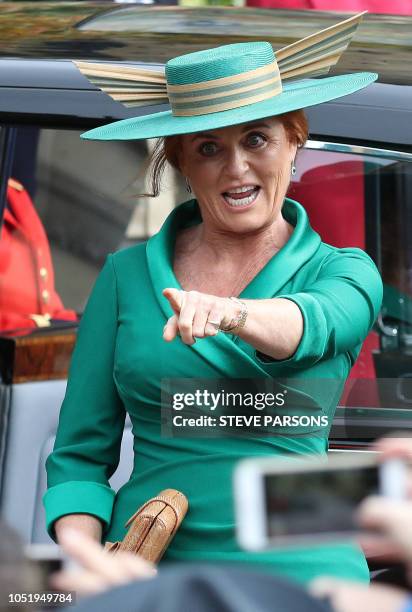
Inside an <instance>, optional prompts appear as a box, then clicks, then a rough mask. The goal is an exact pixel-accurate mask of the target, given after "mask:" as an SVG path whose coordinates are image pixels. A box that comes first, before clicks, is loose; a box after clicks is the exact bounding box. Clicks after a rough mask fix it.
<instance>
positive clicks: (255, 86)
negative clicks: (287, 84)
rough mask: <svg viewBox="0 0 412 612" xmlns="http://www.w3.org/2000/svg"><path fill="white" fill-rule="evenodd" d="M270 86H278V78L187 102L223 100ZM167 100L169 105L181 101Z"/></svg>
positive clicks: (197, 97) (195, 97) (176, 99)
mask: <svg viewBox="0 0 412 612" xmlns="http://www.w3.org/2000/svg"><path fill="white" fill-rule="evenodd" d="M271 84H273V85H275V84H277V85H279V84H280V78H279V77H278V76H274V77H272V78H270V79H265V80H264V81H260V82H259V83H258V84H256V83H252V84H251V85H244V86H243V87H236V89H231V90H230V91H229V92H228V91H221V92H219V93H210V94H203V95H200V96H190V98H187V102H201V101H202V100H216V98H224V97H225V96H228V95H231V96H235V95H237V94H241V93H244V92H245V91H251V90H254V89H256V88H257V87H259V88H260V87H264V86H266V85H271ZM274 89H277V87H274ZM169 100H170V102H171V104H173V103H177V102H179V101H181V99H179V98H175V97H174V96H173V95H172V96H169Z"/></svg>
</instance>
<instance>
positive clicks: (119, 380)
mask: <svg viewBox="0 0 412 612" xmlns="http://www.w3.org/2000/svg"><path fill="white" fill-rule="evenodd" d="M282 214H283V216H284V217H285V218H286V219H287V220H288V221H289V223H291V224H292V225H293V226H294V227H295V229H294V231H293V233H292V235H291V237H290V239H289V240H288V242H287V243H286V245H285V246H284V247H283V248H282V249H281V250H280V251H279V252H278V253H277V254H276V255H275V256H274V257H273V258H272V259H271V260H270V261H269V262H268V263H267V264H266V266H265V267H264V268H263V269H262V270H261V271H260V272H259V273H258V274H257V276H256V277H255V278H254V279H253V280H252V281H251V282H250V284H249V285H248V286H247V287H246V288H245V289H244V291H243V292H242V294H241V297H243V298H245V299H246V298H247V299H263V298H271V297H275V296H283V297H287V298H288V299H291V300H293V301H294V302H295V303H296V304H297V305H298V306H299V307H300V309H301V311H302V313H303V317H304V332H303V337H302V340H301V342H300V344H299V347H298V349H297V350H296V352H295V354H294V355H293V356H292V357H290V358H289V359H287V360H284V361H271V362H266V361H265V360H264V359H261V358H259V356H257V355H256V351H255V350H254V348H253V347H252V346H251V345H249V344H247V343H245V342H243V341H242V340H240V339H239V338H237V339H236V341H234V339H233V337H232V336H230V335H226V334H218V335H217V336H215V337H213V338H206V339H201V340H198V341H197V342H196V343H195V344H194V345H192V346H188V345H186V344H184V343H183V342H181V340H180V339H179V338H177V339H175V340H174V341H173V342H171V343H167V342H164V340H163V338H162V331H163V327H164V325H165V322H166V319H167V318H168V317H170V316H171V315H172V314H173V312H172V310H171V307H170V305H169V303H168V301H167V300H166V299H165V298H164V297H163V296H162V290H163V289H164V288H165V287H176V288H180V286H179V283H178V281H177V279H176V277H175V276H174V273H173V267H172V262H173V252H174V243H175V237H176V233H177V231H178V230H179V229H180V228H183V227H188V226H189V225H193V224H196V223H199V222H200V221H201V218H200V213H199V207H198V204H197V202H196V200H191V201H189V202H186V203H184V204H182V205H180V206H179V207H177V208H176V209H175V210H174V211H173V212H172V213H171V214H170V215H169V217H168V218H167V219H166V221H165V223H164V225H163V227H162V228H161V230H160V231H159V232H158V233H157V234H156V235H154V236H153V237H152V238H151V239H150V240H149V241H148V242H147V243H143V244H138V245H136V246H133V247H130V248H127V249H124V250H122V251H119V252H117V253H115V254H113V255H109V256H108V258H107V261H106V263H105V265H104V267H103V269H102V271H101V273H100V275H99V277H98V279H97V281H96V284H95V286H94V289H93V291H92V294H91V296H90V299H89V302H88V305H87V307H86V310H85V313H84V315H83V318H82V321H81V324H80V329H79V334H78V340H77V344H76V348H75V351H74V354H73V358H72V363H71V368H70V373H69V380H68V386H67V392H66V396H65V399H64V402H63V405H62V409H61V414H60V421H59V427H58V432H57V438H56V443H55V447H54V450H53V452H52V454H51V455H50V456H49V458H48V460H47V466H46V467H47V473H48V487H49V488H48V491H47V492H46V494H45V496H44V505H45V509H46V516H47V527H48V531H49V533H50V535H51V536H52V537H53V535H54V534H53V522H54V521H55V520H56V519H58V518H59V517H61V516H63V515H65V514H71V513H89V514H92V515H95V516H97V517H98V518H99V519H100V520H101V521H102V522H103V523H104V526H105V529H104V540H106V539H107V540H109V541H113V540H118V539H121V538H123V536H124V535H125V527H124V525H125V523H126V521H127V519H128V518H129V517H130V516H131V514H132V513H134V511H135V510H136V508H137V507H138V506H139V505H141V504H142V503H144V502H145V501H146V500H147V499H148V498H150V497H152V496H154V495H156V494H157V493H158V492H159V491H161V490H162V489H165V488H175V489H178V490H180V491H182V492H183V493H185V494H186V496H187V497H188V499H189V504H190V508H189V512H188V514H187V516H186V518H185V520H184V521H183V524H182V526H181V527H180V529H179V531H178V533H177V535H176V537H175V538H174V540H173V542H172V543H171V545H170V547H169V549H168V551H167V554H166V556H165V557H164V559H165V561H169V562H188V561H204V562H209V561H210V562H214V563H217V562H221V563H238V564H239V563H240V564H249V565H251V566H253V568H254V569H262V570H264V571H269V572H272V573H274V574H282V575H286V576H288V577H290V578H294V579H296V580H298V581H301V582H305V581H308V580H310V579H312V578H313V577H316V576H318V575H320V574H330V575H334V576H341V577H346V578H349V579H354V580H360V581H367V580H368V579H369V574H368V569H367V565H366V561H365V558H364V556H363V554H362V553H361V551H360V550H359V549H358V548H357V547H356V546H354V545H352V544H351V543H350V542H339V543H333V544H328V545H319V546H316V547H310V548H304V549H301V548H300V549H293V550H284V551H275V552H265V553H259V554H257V553H253V554H252V553H249V552H245V551H242V550H241V549H240V548H239V546H238V545H237V542H236V539H235V531H234V509H233V500H232V481H231V479H232V472H233V468H234V465H235V464H236V463H237V461H238V460H239V459H241V458H244V457H246V456H258V455H279V454H286V453H298V454H301V453H304V454H307V453H325V452H326V451H327V447H328V444H327V434H328V432H327V431H326V432H325V435H324V436H322V437H319V436H313V437H310V436H309V437H299V436H296V437H293V436H282V437H261V438H245V437H226V438H215V439H209V438H201V439H199V438H198V439H173V438H166V437H162V436H161V434H160V383H161V379H162V378H174V377H176V378H177V377H181V378H192V377H200V378H220V379H221V378H257V377H266V378H267V377H276V376H288V377H299V376H308V375H310V376H313V377H318V378H322V377H323V378H333V377H336V378H338V379H341V380H342V384H343V381H344V379H346V377H347V375H348V373H349V370H350V368H351V366H352V365H353V363H354V361H355V359H356V357H357V355H358V353H359V350H360V347H361V343H362V341H363V340H364V338H365V337H366V335H367V333H368V331H369V330H370V328H371V327H372V325H373V322H374V320H375V318H376V316H377V313H378V310H379V308H380V304H381V300H382V284H381V280H380V276H379V274H378V272H377V270H376V268H375V265H374V264H373V262H372V260H371V259H370V258H369V257H368V256H367V255H366V254H365V253H364V252H363V251H361V250H359V249H356V248H353V249H337V248H334V247H332V246H330V245H327V244H325V243H322V242H321V239H320V237H319V235H318V234H317V233H316V232H315V231H314V230H313V229H312V228H311V227H310V225H309V222H308V218H307V215H306V213H305V210H304V209H303V207H302V206H301V205H300V204H298V203H297V202H294V201H293V200H289V199H286V200H285V203H284V205H283V208H282ZM336 402H337V399H336V397H335V398H334V399H333V401H330V402H329V405H328V411H329V417H330V422H331V421H332V418H333V413H334V410H335V408H336ZM126 412H127V413H128V414H129V415H130V419H131V422H132V426H133V435H134V454H135V459H134V469H133V473H132V475H131V477H130V480H129V481H128V482H127V483H126V484H125V485H124V486H123V487H122V488H121V489H120V490H119V491H118V493H117V494H115V492H114V491H113V490H112V489H111V488H110V487H109V485H108V479H109V478H110V476H111V475H112V474H113V472H114V471H115V469H116V466H117V463H118V459H119V447H120V442H121V437H122V432H123V426H124V419H125V414H126Z"/></svg>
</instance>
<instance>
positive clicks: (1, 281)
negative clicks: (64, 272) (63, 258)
mask: <svg viewBox="0 0 412 612" xmlns="http://www.w3.org/2000/svg"><path fill="white" fill-rule="evenodd" d="M52 319H59V320H64V321H74V322H75V321H77V315H76V313H75V312H74V311H73V310H67V309H65V308H64V306H63V304H62V301H61V299H60V297H59V295H58V294H57V292H56V290H55V288H54V271H53V264H52V259H51V254H50V248H49V243H48V239H47V235H46V232H45V230H44V227H43V224H42V222H41V221H40V219H39V216H38V215H37V212H36V210H35V208H34V205H33V203H32V201H31V199H30V196H29V194H28V193H27V191H26V190H25V189H24V187H23V185H21V184H20V183H19V182H18V181H16V180H14V179H9V182H8V188H7V207H6V209H5V212H4V219H3V227H2V230H1V237H0V331H12V330H13V331H14V330H22V329H33V328H36V327H42V326H47V325H50V321H51V320H52Z"/></svg>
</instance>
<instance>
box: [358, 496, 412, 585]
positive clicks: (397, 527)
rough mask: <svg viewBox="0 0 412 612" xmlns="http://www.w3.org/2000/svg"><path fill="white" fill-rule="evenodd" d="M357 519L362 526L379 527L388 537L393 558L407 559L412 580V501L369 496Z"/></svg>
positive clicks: (360, 507)
mask: <svg viewBox="0 0 412 612" xmlns="http://www.w3.org/2000/svg"><path fill="white" fill-rule="evenodd" d="M357 520H358V522H359V524H360V525H361V527H364V528H366V529H377V530H378V531H379V532H381V533H382V534H383V535H384V536H385V538H387V542H388V550H389V551H390V553H391V557H392V559H393V560H399V561H405V563H406V564H407V565H408V567H409V575H410V579H411V582H412V501H409V500H408V501H399V500H391V499H387V498H384V497H379V496H376V497H368V498H366V499H365V501H364V502H362V504H361V505H360V506H359V509H358V511H357ZM365 537H366V536H365ZM369 537H370V538H372V536H369ZM382 550H384V548H383V546H382Z"/></svg>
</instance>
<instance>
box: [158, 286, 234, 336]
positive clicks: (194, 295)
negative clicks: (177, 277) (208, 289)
mask: <svg viewBox="0 0 412 612" xmlns="http://www.w3.org/2000/svg"><path fill="white" fill-rule="evenodd" d="M163 295H164V297H165V298H166V299H167V300H169V303H170V305H171V307H172V308H173V311H174V313H175V314H174V315H173V316H172V317H170V319H168V321H167V323H166V325H165V327H164V329H163V339H164V340H166V342H171V341H172V340H174V338H176V336H177V335H178V334H180V337H181V339H182V342H184V343H185V344H194V343H195V342H196V340H195V338H207V337H208V336H216V334H217V333H218V332H219V326H220V325H223V326H227V325H229V323H230V321H231V320H232V319H233V318H234V317H235V316H236V315H237V314H238V311H239V306H238V305H237V304H236V302H234V301H232V300H229V299H228V298H223V297H218V296H216V295H209V294H208V293H201V292H200V291H179V290H178V289H171V288H168V289H164V290H163Z"/></svg>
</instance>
